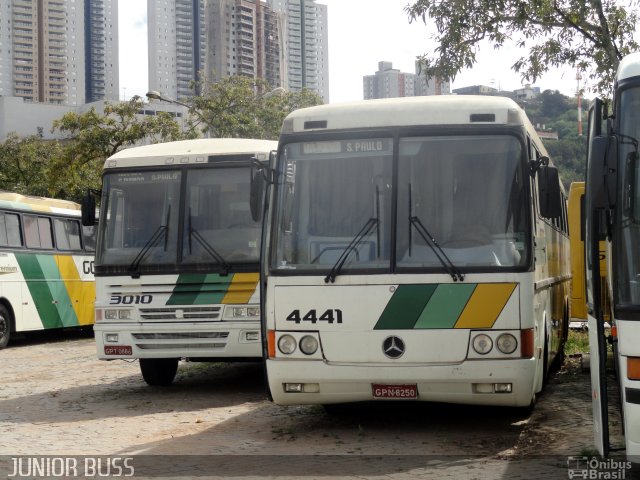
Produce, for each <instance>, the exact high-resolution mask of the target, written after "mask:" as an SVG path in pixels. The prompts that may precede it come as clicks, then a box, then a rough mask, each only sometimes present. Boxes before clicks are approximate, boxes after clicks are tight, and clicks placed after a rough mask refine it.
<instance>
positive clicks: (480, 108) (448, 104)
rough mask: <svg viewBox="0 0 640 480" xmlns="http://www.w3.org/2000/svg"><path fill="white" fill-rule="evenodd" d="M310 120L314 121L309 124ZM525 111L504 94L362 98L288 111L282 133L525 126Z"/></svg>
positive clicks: (526, 120)
mask: <svg viewBox="0 0 640 480" xmlns="http://www.w3.org/2000/svg"><path fill="white" fill-rule="evenodd" d="M311 122H313V123H311ZM527 123H529V121H528V119H527V117H526V115H525V113H524V111H523V110H522V109H521V108H520V106H518V104H517V103H516V102H514V101H513V100H511V99H510V98H506V97H493V96H486V95H433V96H426V97H403V98H387V99H380V100H362V101H358V102H350V103H337V104H329V105H320V106H317V107H309V108H303V109H300V110H296V111H294V112H293V113H291V114H289V116H287V118H286V119H285V121H284V124H283V133H294V132H295V133H298V132H308V131H322V130H340V129H350V128H376V127H381V128H382V127H401V126H413V125H467V124H502V125H507V124H508V125H526V124H527Z"/></svg>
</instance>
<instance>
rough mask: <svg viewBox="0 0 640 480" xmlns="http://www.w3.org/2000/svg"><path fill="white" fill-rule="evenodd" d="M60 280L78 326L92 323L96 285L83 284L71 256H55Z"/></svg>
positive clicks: (89, 282)
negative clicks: (65, 290)
mask: <svg viewBox="0 0 640 480" xmlns="http://www.w3.org/2000/svg"><path fill="white" fill-rule="evenodd" d="M56 263H57V264H58V270H59V271H60V278H61V279H62V280H63V282H64V286H65V288H66V289H67V294H68V295H69V299H70V300H71V305H72V306H73V310H74V311H75V312H76V316H77V317H78V324H79V325H91V324H93V322H94V311H93V306H94V302H95V299H96V285H95V283H94V282H93V281H86V282H83V281H82V280H81V279H80V274H79V273H78V268H77V267H76V264H75V262H74V261H73V257H72V256H71V255H56Z"/></svg>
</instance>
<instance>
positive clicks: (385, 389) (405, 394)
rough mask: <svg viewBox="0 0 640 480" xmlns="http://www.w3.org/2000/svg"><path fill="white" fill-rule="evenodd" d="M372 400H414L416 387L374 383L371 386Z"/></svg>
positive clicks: (413, 385)
mask: <svg viewBox="0 0 640 480" xmlns="http://www.w3.org/2000/svg"><path fill="white" fill-rule="evenodd" d="M371 390H372V392H373V398H385V399H392V400H416V399H417V398H418V386H417V385H415V384H410V385H384V384H380V383H374V384H372V385H371Z"/></svg>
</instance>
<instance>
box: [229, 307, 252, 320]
mask: <svg viewBox="0 0 640 480" xmlns="http://www.w3.org/2000/svg"><path fill="white" fill-rule="evenodd" d="M224 316H225V318H231V319H233V320H242V319H257V318H260V307H253V306H251V307H250V306H246V307H225V315H224Z"/></svg>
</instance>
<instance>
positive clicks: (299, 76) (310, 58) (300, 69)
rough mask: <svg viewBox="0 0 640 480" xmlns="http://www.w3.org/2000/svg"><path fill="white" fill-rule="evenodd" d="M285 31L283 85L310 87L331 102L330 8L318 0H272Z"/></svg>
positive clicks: (290, 88) (288, 87) (298, 88)
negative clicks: (328, 16) (317, 1)
mask: <svg viewBox="0 0 640 480" xmlns="http://www.w3.org/2000/svg"><path fill="white" fill-rule="evenodd" d="M268 3H269V5H270V7H271V8H272V9H273V11H274V12H275V13H276V15H277V17H278V22H279V24H280V26H281V27H280V28H281V31H282V38H283V41H282V48H283V52H284V54H283V58H284V59H286V60H285V61H284V62H283V65H282V69H281V71H282V78H283V86H284V87H285V88H287V89H288V90H290V91H293V92H296V91H300V90H302V89H303V88H308V89H310V90H312V91H314V92H316V93H317V94H318V95H320V96H321V97H322V98H323V100H324V101H325V103H329V34H328V18H327V14H328V10H327V6H326V5H322V4H319V3H316V0H269V2H268Z"/></svg>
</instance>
